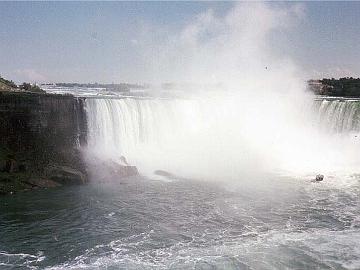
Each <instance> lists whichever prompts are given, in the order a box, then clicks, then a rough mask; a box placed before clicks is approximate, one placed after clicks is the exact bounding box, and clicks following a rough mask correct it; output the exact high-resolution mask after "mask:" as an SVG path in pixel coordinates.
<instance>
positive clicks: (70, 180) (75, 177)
mask: <svg viewBox="0 0 360 270" xmlns="http://www.w3.org/2000/svg"><path fill="white" fill-rule="evenodd" d="M45 175H46V176H47V177H48V178H49V179H51V180H52V181H55V182H56V183H58V184H60V185H81V184H85V183H86V182H87V181H86V176H85V174H83V173H82V172H81V171H79V170H76V169H74V168H71V167H68V166H60V165H51V166H49V167H48V168H46V171H45Z"/></svg>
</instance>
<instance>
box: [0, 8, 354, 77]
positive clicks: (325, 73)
mask: <svg viewBox="0 0 360 270" xmlns="http://www.w3.org/2000/svg"><path fill="white" fill-rule="evenodd" d="M235 5H237V3H234V2H101V3H100V2H0V18H1V19H0V74H1V75H2V76H3V77H6V78H8V79H12V80H14V81H15V82H23V81H30V82H104V83H111V82H115V83H118V82H139V83H146V82H149V81H151V80H152V78H153V77H154V76H155V75H154V73H152V72H150V70H152V69H153V66H154V62H156V61H157V59H158V58H161V57H164V55H165V56H166V52H168V51H169V50H171V49H172V47H171V46H170V45H167V46H166V47H164V46H163V44H165V43H168V44H171V43H169V42H168V41H169V40H170V39H171V40H174V39H172V38H171V37H173V36H176V35H177V34H179V35H181V34H182V33H184V29H188V28H189V24H190V25H191V23H192V22H193V21H194V20H195V19H194V18H198V16H199V14H207V13H206V12H207V11H209V10H212V12H213V14H214V15H213V16H214V17H218V18H222V17H224V16H226V14H228V12H229V10H231V9H233V8H234V6H235ZM265 5H266V6H268V7H269V8H270V9H272V8H273V7H275V8H276V7H278V6H283V7H285V9H287V8H291V6H293V5H298V6H300V7H301V16H299V18H297V19H296V20H294V21H295V22H288V21H284V22H283V23H285V24H287V23H288V24H289V25H290V26H289V27H286V28H281V27H278V28H279V29H277V28H276V29H274V30H271V31H270V32H269V33H268V34H267V35H268V37H267V43H268V44H267V45H268V47H269V48H271V51H272V55H277V56H279V57H283V56H286V58H289V59H291V61H292V62H293V63H294V65H296V66H297V68H298V69H299V70H301V71H302V73H303V74H305V76H306V77H307V78H309V79H310V78H322V77H335V78H337V77H341V76H353V77H360V50H359V48H358V47H359V44H360V17H359V14H360V2H303V3H289V2H288V3H278V2H276V3H274V2H268V3H266V4H265ZM254 16H255V15H254ZM224 20H225V19H224ZM213 21H215V22H216V20H213ZM211 22H212V21H211ZM256 22H257V21H255V23H254V25H253V26H252V27H253V29H254V31H256V29H257V25H256ZM208 27H209V26H208ZM214 27H215V25H214ZM210 28H211V25H210ZM206 35H207V34H205V36H206ZM206 38H211V34H208V36H206ZM159 48H161V50H160V49H159ZM164 48H166V49H164ZM209 57H210V56H209ZM149 59H150V60H149ZM174 59H175V60H174V61H176V58H174ZM158 64H159V65H161V61H159V62H158ZM164 68H167V69H171V65H167V66H166V67H165V66H164ZM158 76H159V77H161V76H162V75H158ZM163 79H164V81H167V79H166V78H165V76H164V78H163ZM160 80H161V78H160Z"/></svg>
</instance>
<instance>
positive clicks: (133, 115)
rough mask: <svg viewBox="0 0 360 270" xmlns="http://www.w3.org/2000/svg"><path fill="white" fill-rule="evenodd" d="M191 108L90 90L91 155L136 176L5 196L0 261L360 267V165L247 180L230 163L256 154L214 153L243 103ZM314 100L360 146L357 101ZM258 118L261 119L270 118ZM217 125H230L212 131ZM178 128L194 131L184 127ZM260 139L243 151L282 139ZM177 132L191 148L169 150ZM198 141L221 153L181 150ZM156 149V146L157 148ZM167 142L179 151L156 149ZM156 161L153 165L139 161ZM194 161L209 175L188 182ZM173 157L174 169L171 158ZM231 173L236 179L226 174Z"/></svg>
mask: <svg viewBox="0 0 360 270" xmlns="http://www.w3.org/2000/svg"><path fill="white" fill-rule="evenodd" d="M193 105H194V104H193V102H191V101H190V102H189V101H181V102H178V103H176V104H170V103H169V102H160V101H158V100H141V101H139V100H135V99H88V100H87V111H88V121H89V145H90V146H91V148H92V150H94V149H95V150H96V149H97V148H98V149H100V150H98V153H99V152H101V153H103V154H104V156H106V157H107V158H108V156H110V157H111V158H116V157H115V156H111V155H112V154H113V153H114V149H115V150H117V151H116V153H117V154H123V155H125V156H126V157H127V158H128V159H129V160H130V161H131V163H133V164H135V165H137V166H139V167H140V173H141V175H142V176H138V177H131V178H126V179H121V180H120V179H112V181H108V182H105V183H98V182H96V181H94V182H93V183H91V184H89V185H87V186H81V187H66V188H56V189H52V190H39V191H34V192H26V193H19V194H15V195H12V196H3V197H1V198H0V269H360V244H359V243H360V200H359V192H360V175H358V174H357V171H356V170H352V171H346V173H344V172H341V173H330V172H329V174H326V175H325V180H324V181H323V182H321V183H314V182H311V179H312V177H313V176H314V175H313V174H310V175H308V176H306V175H305V176H304V175H303V174H296V173H294V174H292V175H291V176H289V174H279V173H266V174H261V176H260V175H256V179H250V178H251V177H250V175H251V174H249V172H246V173H244V174H241V173H238V172H239V171H238V170H237V169H238V168H235V169H234V168H233V167H236V166H237V165H234V164H238V167H240V169H241V170H242V169H244V168H245V167H246V168H247V167H251V168H252V171H254V169H253V168H254V167H253V162H248V163H246V162H245V165H241V164H244V160H242V159H240V160H239V162H238V163H236V162H237V160H236V159H234V157H235V154H234V155H233V153H232V152H231V153H228V152H222V151H220V150H219V151H218V152H216V151H217V149H216V146H217V145H219V143H220V145H221V148H222V149H223V148H225V149H227V145H226V144H225V143H224V142H225V141H227V140H231V139H233V138H235V137H241V136H242V135H244V134H243V132H242V131H240V130H237V129H233V128H232V126H233V125H227V123H224V122H223V121H219V120H222V119H224V118H227V119H230V120H231V121H232V120H233V119H232V117H233V114H232V113H234V112H235V113H237V112H238V111H237V110H235V109H234V108H235V106H234V107H232V103H230V104H229V105H230V106H227V107H226V108H227V110H225V112H224V111H220V112H218V113H217V114H214V115H213V117H212V118H211V119H212V120H211V121H204V119H203V118H202V117H203V116H204V112H205V115H206V114H208V113H209V108H210V109H211V108H213V106H212V104H210V107H201V106H198V105H197V106H193ZM315 105H316V106H315V107H316V110H317V111H318V117H319V119H317V120H316V121H318V124H319V123H320V124H319V125H320V126H323V128H324V129H326V132H328V133H329V132H330V133H332V134H334V135H337V134H340V135H341V136H340V137H343V136H345V135H346V136H347V138H348V137H350V138H351V139H350V141H349V140H348V139H346V140H347V141H348V143H349V144H350V145H352V146H353V148H355V149H356V147H358V144H357V141H356V140H357V139H356V138H357V133H358V131H359V127H360V125H358V123H359V117H358V116H359V115H360V113H359V103H358V101H349V100H345V101H344V100H342V101H339V100H320V101H316V102H315ZM245 109H246V108H245ZM242 110H244V108H242ZM227 111H230V112H232V113H230V114H227V113H226V112H227ZM244 112H245V114H246V113H250V114H251V113H253V111H251V110H248V111H246V110H245V111H244ZM224 113H225V115H224ZM252 116H257V114H254V115H252ZM255 118H256V117H255ZM174 119H175V120H176V121H174ZM252 119H254V117H252ZM240 120H242V121H243V123H244V124H245V125H247V128H248V130H247V131H249V132H250V134H251V135H252V136H255V135H254V134H257V131H256V130H253V131H254V132H253V131H252V130H251V128H252V127H254V126H253V125H251V124H249V123H247V122H246V118H240ZM258 120H259V119H258ZM260 120H265V121H263V123H264V125H265V124H266V118H265V119H260ZM279 121H280V122H281V121H285V120H283V119H279ZM204 123H205V124H206V125H204ZM219 123H221V127H222V131H223V130H225V131H227V132H225V133H223V132H217V131H216V132H213V130H214V126H216V127H218V126H219ZM199 126H200V129H198V128H199ZM184 127H187V128H188V130H190V131H191V132H188V131H187V132H186V133H182V131H183V129H184ZM265 127H266V125H265ZM169 130H171V132H169ZM216 130H217V129H216ZM230 131H231V132H230ZM290 131H291V130H290ZM290 131H289V130H287V129H286V130H284V133H279V134H276V136H281V135H282V134H285V135H289V134H292V133H290ZM199 132H200V134H202V133H201V132H204V133H203V134H211V137H212V138H215V139H213V140H209V139H208V138H205V136H202V137H201V138H203V141H205V142H203V141H202V142H201V143H200V142H199V141H196V140H195V139H194V138H195V137H198V135H199ZM209 132H210V133H209ZM211 132H213V133H211ZM229 133H231V135H229ZM267 133H269V131H267ZM170 135H172V136H170ZM195 135H196V136H195ZM262 136H263V135H262ZM263 137H265V136H263ZM174 138H175V140H174ZM258 138H260V137H256V139H258ZM267 138H268V140H269V141H266V138H265V139H264V140H265V142H263V143H264V144H263V143H261V144H257V143H254V144H253V147H252V148H251V149H247V150H246V151H245V150H244V152H241V151H240V153H246V156H247V157H249V156H250V154H253V153H254V151H255V150H257V149H258V148H259V147H262V146H264V145H269V148H271V140H270V139H273V138H278V137H270V136H267ZM299 138H300V139H301V137H299ZM247 139H248V138H246V137H245V138H243V139H242V140H239V141H236V140H235V141H234V144H232V145H231V148H229V149H233V148H236V149H237V151H238V148H237V147H238V146H240V145H242V144H244V141H246V142H247V143H245V144H244V145H249V144H250V142H249V140H247ZM280 139H281V137H280ZM174 141H176V142H178V143H179V144H180V146H183V145H184V142H185V141H187V142H188V143H189V145H190V148H191V150H192V151H190V152H189V149H185V150H183V149H182V150H181V149H180V148H181V147H180V148H179V147H178V146H177V147H172V148H171V149H169V148H166V147H165V148H164V145H165V146H167V145H174ZM164 142H166V143H165V144H164ZM256 142H257V141H256ZM195 145H202V146H203V148H200V149H198V150H199V152H200V153H201V152H202V151H203V150H204V148H208V147H210V146H211V147H212V148H211V151H213V153H217V156H216V157H215V158H213V157H210V156H205V155H204V156H201V158H199V157H200V156H199V155H198V156H197V159H191V160H190V161H189V158H190V157H189V155H188V153H195V155H194V156H195V157H196V154H197V153H196V150H195V149H194V146H195ZM214 145H215V146H214ZM286 147H287V145H286V144H285V145H284V149H285V148H286ZM158 148H162V152H156V151H155V150H156V149H158ZM294 148H295V145H294ZM171 150H172V151H173V152H176V153H180V154H179V155H178V156H176V155H174V154H169V155H168V156H165V158H164V156H161V157H158V156H157V154H159V153H167V152H168V151H171ZM175 150H177V151H175ZM227 150H228V149H227ZM154 151H155V152H154ZM194 151H195V152H194ZM294 151H295V150H294ZM255 152H256V151H255ZM146 153H150V154H151V155H149V156H148V155H147V154H146ZM271 153H275V154H274V155H270V156H269V157H268V158H270V159H275V161H276V163H281V162H282V161H283V160H282V159H279V156H280V154H282V153H283V148H280V149H277V148H273V151H272V152H271ZM226 154H228V155H226ZM277 154H278V155H277ZM221 155H223V156H221ZM224 155H226V156H224ZM254 156H256V157H257V155H254ZM151 158H152V159H153V160H152V161H153V162H152V163H151V162H150V163H151V164H153V166H154V168H149V167H148V166H146V164H148V163H149V159H151ZM201 159H203V160H205V161H206V162H205V163H206V164H208V166H209V164H210V166H209V168H208V171H210V175H216V177H215V178H216V179H208V178H206V176H207V174H206V173H204V174H198V175H196V177H194V178H190V179H198V180H189V179H188V178H189V177H188V175H183V174H182V172H184V168H188V169H189V171H190V172H192V171H196V170H197V169H198V170H204V167H202V166H203V162H204V161H203V160H201ZM223 159H226V160H225V162H223V163H221V162H219V160H220V161H221V160H223ZM249 159H250V160H251V161H255V163H256V161H258V159H256V158H254V160H253V157H252V156H251V157H250V158H249ZM289 159H291V156H290V158H289ZM294 159H295V157H294ZM175 160H176V162H175ZM178 160H180V161H181V162H180V163H179V164H178V166H173V163H177V161H178ZM267 160H268V159H266V161H267ZM299 160H301V159H298V160H297V164H299V166H300V165H302V164H300V163H299V162H300V161H299ZM141 161H146V162H144V164H142V163H141ZM213 162H214V163H213ZM234 162H235V163H234ZM215 163H218V164H219V166H220V167H221V166H223V167H221V170H222V172H224V170H225V169H228V171H226V172H224V173H223V175H224V176H223V178H224V179H222V178H221V177H220V176H221V175H222V174H218V171H216V170H212V168H211V164H215ZM240 163H241V164H240ZM228 164H230V165H231V166H228V167H227V165H228ZM259 164H260V163H259ZM267 164H268V163H267ZM284 164H285V165H288V166H290V165H293V164H292V163H284ZM319 164H320V165H321V163H319ZM225 165H226V166H225ZM242 166H243V167H242ZM229 168H230V169H231V171H229ZM304 168H308V167H306V166H305V167H304ZM324 168H325V167H324ZM153 169H166V170H170V171H171V172H174V173H176V174H180V175H181V176H186V177H182V178H178V179H175V180H172V181H162V180H161V179H158V178H157V177H155V176H154V175H152V174H151V173H149V174H148V173H145V172H147V170H149V171H150V172H151V170H153ZM241 170H240V171H241ZM277 172H278V171H277ZM227 173H229V175H232V176H233V177H232V179H231V181H227V180H228V179H226V178H227V176H228V174H227ZM249 177H250V178H249ZM222 180H224V181H222Z"/></svg>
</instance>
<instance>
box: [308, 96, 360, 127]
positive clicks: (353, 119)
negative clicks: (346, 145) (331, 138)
mask: <svg viewBox="0 0 360 270" xmlns="http://www.w3.org/2000/svg"><path fill="white" fill-rule="evenodd" d="M315 104H316V111H315V113H317V117H318V121H319V125H320V126H321V127H322V128H323V129H326V130H327V131H329V132H335V133H350V132H352V133H357V132H359V131H360V101H359V100H344V99H336V100H335V99H333V100H328V99H321V100H317V101H315Z"/></svg>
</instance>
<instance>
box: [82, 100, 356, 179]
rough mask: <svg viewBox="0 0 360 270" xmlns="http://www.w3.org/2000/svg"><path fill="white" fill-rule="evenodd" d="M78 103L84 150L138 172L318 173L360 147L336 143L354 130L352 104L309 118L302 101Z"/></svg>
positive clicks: (318, 109) (324, 108) (335, 104)
mask: <svg viewBox="0 0 360 270" xmlns="http://www.w3.org/2000/svg"><path fill="white" fill-rule="evenodd" d="M310 103H311V102H310ZM85 104H86V112H87V124H88V148H89V149H90V151H92V152H93V153H96V155H97V156H101V157H104V158H111V159H113V160H114V159H118V160H119V159H120V158H121V156H125V157H126V159H127V160H128V161H129V163H131V164H133V165H136V166H137V167H138V168H139V170H140V172H141V173H144V174H149V175H150V174H152V173H153V172H154V171H155V170H158V169H161V170H166V171H169V172H174V173H177V174H179V175H182V176H186V177H195V176H196V177H206V178H208V177H210V176H216V177H218V178H219V177H224V178H225V177H228V178H229V177H232V176H234V175H239V174H241V175H247V176H246V177H250V175H253V174H254V173H259V172H262V171H269V170H270V171H273V170H277V171H278V170H281V171H284V170H286V171H301V172H302V171H304V172H305V171H311V172H313V171H315V172H316V171H318V170H321V171H322V172H324V171H325V170H330V169H333V168H335V167H336V166H337V168H345V165H347V164H349V160H353V161H352V163H354V162H357V160H358V159H357V158H354V156H356V155H357V154H356V153H357V150H356V149H357V148H358V147H359V143H358V142H355V143H354V141H351V140H349V139H348V138H343V137H344V136H343V134H347V133H349V134H352V133H353V132H357V131H359V128H360V123H359V113H360V110H359V108H360V105H359V104H360V103H359V102H358V101H351V100H346V101H341V100H325V99H324V100H316V101H315V102H314V108H315V115H314V114H311V113H310V111H311V110H309V108H310V107H309V106H308V104H307V105H306V106H298V107H296V106H295V105H294V104H293V103H286V102H283V103H282V102H281V101H280V100H279V99H277V98H274V99H273V100H272V99H271V98H270V99H265V98H264V99H252V98H248V99H246V97H241V98H234V97H231V96H229V97H227V98H223V99H217V98H214V99H206V98H205V99H179V98H178V99H159V98H132V97H128V98H87V99H86V101H85ZM304 111H306V112H308V111H309V114H306V117H304V115H303V114H304ZM310 115H311V117H310V118H309V116H310ZM314 123H315V125H314ZM314 126H315V127H314ZM337 134H340V135H341V136H340V137H339V136H337ZM350 157H351V158H350ZM357 164H358V163H356V164H355V165H356V166H357Z"/></svg>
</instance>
